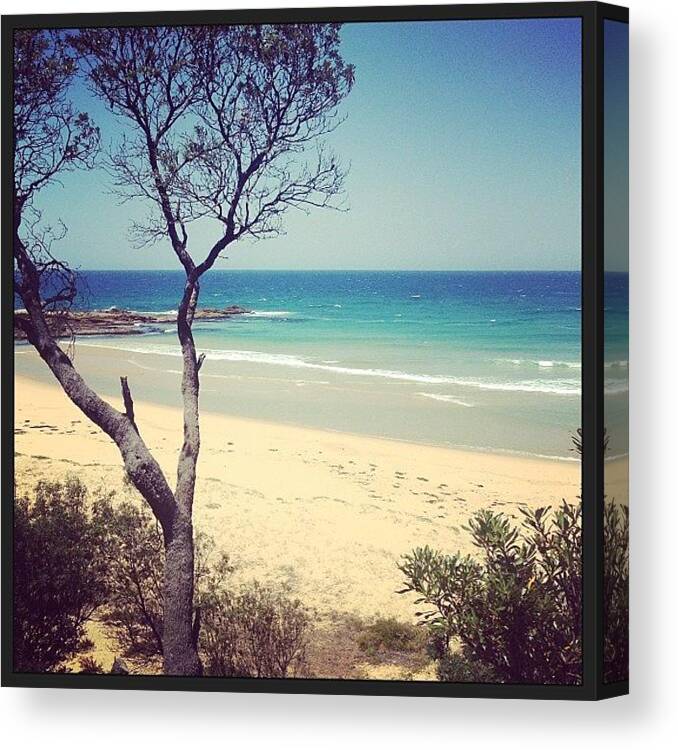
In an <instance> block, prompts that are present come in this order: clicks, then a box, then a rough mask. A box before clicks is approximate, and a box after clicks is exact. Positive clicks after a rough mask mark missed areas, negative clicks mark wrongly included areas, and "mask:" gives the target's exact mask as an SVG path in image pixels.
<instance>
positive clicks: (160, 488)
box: [14, 235, 202, 676]
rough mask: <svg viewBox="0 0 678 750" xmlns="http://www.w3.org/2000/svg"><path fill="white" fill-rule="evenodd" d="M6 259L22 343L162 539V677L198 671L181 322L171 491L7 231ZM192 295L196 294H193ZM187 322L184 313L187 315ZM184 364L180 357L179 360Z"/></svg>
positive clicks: (189, 380)
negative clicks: (86, 371)
mask: <svg viewBox="0 0 678 750" xmlns="http://www.w3.org/2000/svg"><path fill="white" fill-rule="evenodd" d="M14 243H15V245H14V256H15V258H16V260H17V264H18V266H19V269H20V271H21V274H22V283H21V285H20V287H19V288H18V291H19V293H20V295H21V298H22V300H23V302H24V305H25V307H26V310H27V312H28V314H29V320H28V321H24V322H23V323H22V327H23V328H24V331H25V333H26V336H27V338H28V341H29V342H30V343H31V344H32V345H33V346H34V347H35V349H36V351H37V352H38V354H39V355H40V357H41V358H42V359H43V360H44V361H45V363H46V364H47V366H48V367H49V369H50V370H51V371H52V373H53V374H54V376H55V378H56V379H57V381H58V382H59V384H60V385H61V387H62V389H63V390H64V392H65V394H66V395H67V396H68V398H70V400H71V401H72V402H73V403H74V404H75V405H76V406H77V407H78V408H79V409H80V410H81V411H82V412H83V414H85V415H86V416H87V417H89V419H91V420H92V422H94V423H95V424H96V425H97V426H98V427H100V428H101V429H102V430H103V431H104V432H105V433H106V434H107V435H109V436H110V437H111V439H112V440H113V442H114V443H115V444H116V446H117V447H118V450H119V451H120V454H121V456H122V458H123V462H124V466H125V471H126V472H127V475H128V476H129V478H130V479H131V481H132V483H133V484H134V486H135V487H136V488H137V490H138V491H139V493H140V494H141V496H142V497H143V498H144V500H145V501H146V502H147V503H148V504H149V506H150V508H151V510H152V511H153V514H154V515H155V517H156V518H157V519H158V522H159V523H160V525H161V527H162V530H163V537H164V541H165V569H164V585H163V597H164V603H163V638H162V642H163V658H164V670H165V673H166V674H172V675H190V676H194V675H199V674H201V673H202V668H201V664H200V660H199V658H198V653H197V637H196V635H197V634H196V633H194V632H193V585H194V581H193V576H194V561H193V524H192V522H191V513H192V503H193V492H194V488H195V476H196V474H195V469H196V461H197V455H198V450H199V447H200V436H199V430H198V385H197V383H198V369H199V363H198V361H197V360H196V359H195V349H194V347H193V338H192V335H191V332H190V322H189V324H188V340H187V342H188V349H187V350H186V351H185V355H187V354H188V353H189V350H192V352H193V358H192V362H191V361H190V359H189V362H188V365H189V366H188V373H185V375H184V384H185V385H186V384H189V385H190V387H182V391H184V402H185V415H184V445H183V447H182V451H181V457H180V460H179V466H178V472H177V473H178V481H177V490H176V493H173V492H172V490H171V488H170V486H169V484H168V482H167V479H166V477H165V475H164V473H163V471H162V469H161V468H160V465H159V464H158V462H157V461H156V460H155V458H154V457H153V456H152V454H151V452H150V451H149V450H148V447H147V446H146V443H145V442H144V440H143V438H142V437H141V435H140V434H139V431H138V429H137V425H136V423H135V421H134V405H133V401H132V395H131V392H130V389H129V385H128V383H127V380H126V379H125V378H121V385H122V393H123V400H124V403H125V412H120V411H118V410H117V409H115V408H114V407H112V406H111V405H110V404H109V403H107V402H106V401H104V400H103V399H102V398H101V397H100V396H99V395H98V394H97V393H96V392H95V391H94V390H92V389H91V388H90V387H89V385H88V384H87V382H86V381H85V380H84V378H83V377H82V376H81V375H80V373H79V372H78V371H77V370H76V369H75V367H74V365H73V362H72V361H71V359H70V358H69V357H68V356H67V355H66V353H65V352H64V351H63V350H62V349H61V348H60V347H59V345H58V344H57V342H56V340H55V339H54V337H53V335H52V333H51V331H50V329H49V326H48V324H47V320H46V319H45V315H44V313H43V310H42V306H41V302H40V278H39V274H38V272H37V269H36V267H35V265H34V263H33V262H32V260H31V258H30V257H29V255H28V253H27V252H26V250H25V248H24V247H23V244H22V243H21V241H20V239H19V237H18V236H17V235H15V239H14ZM196 299H197V295H196ZM189 320H190V321H192V316H191V318H190V319H189ZM184 359H185V364H186V356H185V357H184Z"/></svg>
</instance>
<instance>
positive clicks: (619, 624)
mask: <svg viewBox="0 0 678 750" xmlns="http://www.w3.org/2000/svg"><path fill="white" fill-rule="evenodd" d="M603 602H604V611H603V632H604V659H603V661H604V680H605V682H620V681H622V680H627V679H628V677H629V509H628V506H626V505H618V504H616V503H615V502H614V501H606V502H605V508H604V515H603Z"/></svg>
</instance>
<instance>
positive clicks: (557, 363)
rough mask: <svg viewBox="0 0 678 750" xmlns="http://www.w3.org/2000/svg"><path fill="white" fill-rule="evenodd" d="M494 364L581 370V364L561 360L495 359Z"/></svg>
mask: <svg viewBox="0 0 678 750" xmlns="http://www.w3.org/2000/svg"><path fill="white" fill-rule="evenodd" d="M493 362H495V363H497V364H508V365H516V366H519V365H533V366H536V367H542V368H550V367H556V368H557V367H563V368H567V369H569V370H581V362H576V361H568V360H559V359H495V360H493Z"/></svg>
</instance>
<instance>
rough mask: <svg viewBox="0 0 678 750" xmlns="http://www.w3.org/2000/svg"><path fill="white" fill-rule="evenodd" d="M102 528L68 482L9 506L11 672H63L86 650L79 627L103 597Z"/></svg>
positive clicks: (74, 483)
mask: <svg viewBox="0 0 678 750" xmlns="http://www.w3.org/2000/svg"><path fill="white" fill-rule="evenodd" d="M104 546H105V529H104V528H103V527H102V525H101V523H100V519H99V518H98V517H97V516H96V514H93V513H92V512H91V511H90V510H89V509H88V495H87V489H86V488H85V486H84V485H83V484H82V483H81V482H80V480H79V479H77V478H75V477H70V478H68V479H66V480H65V481H64V482H44V481H42V482H38V484H37V485H36V487H35V491H34V493H33V494H32V496H31V497H19V498H17V499H16V502H15V506H14V606H13V625H14V628H13V629H14V633H13V641H14V653H13V658H14V669H15V670H16V671H17V672H51V671H64V670H65V669H66V666H65V664H66V662H68V661H69V660H70V659H72V658H73V657H74V656H75V655H76V654H78V653H80V652H82V651H85V650H87V649H88V648H91V645H92V644H91V643H90V642H89V641H88V639H87V638H86V636H85V626H86V624H87V622H88V621H89V620H90V619H91V618H92V616H93V615H94V613H95V612H97V610H98V609H100V607H101V605H102V604H103V603H104V601H105V600H106V597H107V593H108V591H107V565H106V560H105V558H104V556H103V555H102V554H101V550H102V548H103V547H104Z"/></svg>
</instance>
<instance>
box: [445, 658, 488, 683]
mask: <svg viewBox="0 0 678 750" xmlns="http://www.w3.org/2000/svg"><path fill="white" fill-rule="evenodd" d="M436 674H437V675H438V679H439V680H442V681H443V682H484V683H488V682H498V681H499V680H498V678H497V675H496V673H495V671H494V670H493V669H492V667H491V666H489V665H487V664H484V663H483V662H481V661H472V660H471V659H469V658H468V657H466V656H464V655H463V654H462V653H461V652H459V651H454V652H452V653H449V652H448V653H445V654H444V655H442V656H441V658H440V659H439V660H438V662H437V665H436Z"/></svg>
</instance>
